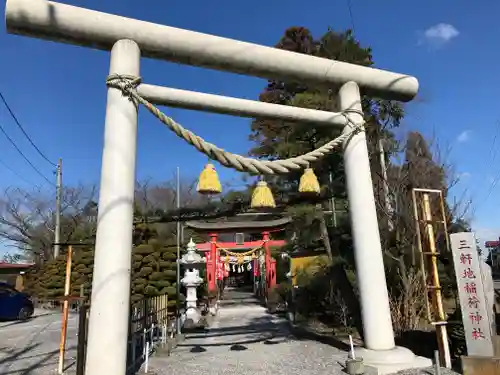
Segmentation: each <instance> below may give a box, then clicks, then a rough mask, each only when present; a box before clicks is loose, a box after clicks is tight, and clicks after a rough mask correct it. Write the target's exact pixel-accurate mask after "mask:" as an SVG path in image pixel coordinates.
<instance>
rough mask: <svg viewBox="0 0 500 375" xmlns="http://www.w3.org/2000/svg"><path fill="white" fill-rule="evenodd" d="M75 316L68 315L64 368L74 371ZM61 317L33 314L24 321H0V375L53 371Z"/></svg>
mask: <svg viewBox="0 0 500 375" xmlns="http://www.w3.org/2000/svg"><path fill="white" fill-rule="evenodd" d="M77 325H78V316H77V315H76V314H70V317H69V320H68V334H67V343H66V348H67V351H66V356H65V365H66V368H67V369H68V370H71V369H73V368H74V364H75V358H76V343H77V336H76V333H77ZM60 335H61V314H60V313H59V312H57V313H54V312H47V310H37V311H35V315H34V318H33V319H31V320H29V321H25V322H18V321H9V322H0V374H2V375H21V374H23V375H28V374H29V375H38V374H40V375H45V374H55V373H56V372H57V363H58V360H59V340H60V337H61V336H60Z"/></svg>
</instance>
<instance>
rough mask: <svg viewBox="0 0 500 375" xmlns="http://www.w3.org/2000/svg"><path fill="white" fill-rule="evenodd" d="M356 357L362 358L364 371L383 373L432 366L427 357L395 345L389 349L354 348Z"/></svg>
mask: <svg viewBox="0 0 500 375" xmlns="http://www.w3.org/2000/svg"><path fill="white" fill-rule="evenodd" d="M355 354H356V358H363V362H364V364H365V373H366V374H369V375H385V374H393V373H395V372H398V371H401V370H407V369H413V368H423V367H430V366H432V361H431V360H430V359H429V358H424V357H419V356H416V355H415V354H413V352H412V351H411V350H409V349H407V348H403V347H400V346H396V347H394V348H393V349H390V350H370V349H366V348H356V350H355Z"/></svg>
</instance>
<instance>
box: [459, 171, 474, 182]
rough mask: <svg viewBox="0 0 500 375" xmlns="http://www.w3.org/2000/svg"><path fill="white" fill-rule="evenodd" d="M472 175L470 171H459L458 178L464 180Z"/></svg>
mask: <svg viewBox="0 0 500 375" xmlns="http://www.w3.org/2000/svg"><path fill="white" fill-rule="evenodd" d="M470 176H471V174H470V173H469V172H462V173H459V174H458V176H457V177H458V178H459V180H464V179H466V178H469V177H470Z"/></svg>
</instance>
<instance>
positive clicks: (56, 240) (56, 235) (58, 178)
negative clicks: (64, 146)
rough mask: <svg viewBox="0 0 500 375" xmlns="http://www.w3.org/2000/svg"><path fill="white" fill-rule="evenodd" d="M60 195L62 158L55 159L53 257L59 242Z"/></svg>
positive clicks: (55, 255)
mask: <svg viewBox="0 0 500 375" xmlns="http://www.w3.org/2000/svg"><path fill="white" fill-rule="evenodd" d="M61 195H62V159H61V158H59V160H58V161H57V169H56V228H55V232H54V243H55V244H54V258H57V257H58V256H59V248H60V247H59V243H60V242H61Z"/></svg>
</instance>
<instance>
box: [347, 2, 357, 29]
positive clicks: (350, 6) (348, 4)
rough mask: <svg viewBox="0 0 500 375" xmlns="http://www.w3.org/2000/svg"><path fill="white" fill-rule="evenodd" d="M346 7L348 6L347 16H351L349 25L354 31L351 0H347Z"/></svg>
mask: <svg viewBox="0 0 500 375" xmlns="http://www.w3.org/2000/svg"><path fill="white" fill-rule="evenodd" d="M347 7H348V8H349V17H350V18H351V27H352V31H353V32H354V33H356V30H355V27H354V16H353V12H352V3H351V0H347Z"/></svg>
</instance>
